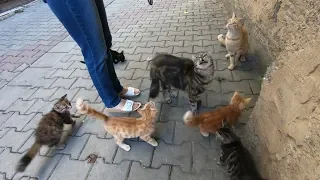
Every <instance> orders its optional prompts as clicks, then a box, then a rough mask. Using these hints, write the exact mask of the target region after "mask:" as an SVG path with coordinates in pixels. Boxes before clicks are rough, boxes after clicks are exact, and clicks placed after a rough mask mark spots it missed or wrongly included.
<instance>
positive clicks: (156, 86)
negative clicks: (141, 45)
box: [149, 68, 160, 98]
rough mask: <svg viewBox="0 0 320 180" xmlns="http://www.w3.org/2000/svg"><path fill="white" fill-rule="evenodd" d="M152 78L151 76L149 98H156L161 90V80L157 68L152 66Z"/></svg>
mask: <svg viewBox="0 0 320 180" xmlns="http://www.w3.org/2000/svg"><path fill="white" fill-rule="evenodd" d="M150 78H151V85H150V93H149V98H156V97H157V96H158V94H159V91H160V80H159V78H158V77H157V73H156V69H155V68H151V70H150Z"/></svg>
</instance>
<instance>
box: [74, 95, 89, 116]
mask: <svg viewBox="0 0 320 180" xmlns="http://www.w3.org/2000/svg"><path fill="white" fill-rule="evenodd" d="M76 108H77V109H78V110H79V112H80V113H87V108H86V104H85V103H84V101H83V99H82V98H78V99H77V102H76Z"/></svg>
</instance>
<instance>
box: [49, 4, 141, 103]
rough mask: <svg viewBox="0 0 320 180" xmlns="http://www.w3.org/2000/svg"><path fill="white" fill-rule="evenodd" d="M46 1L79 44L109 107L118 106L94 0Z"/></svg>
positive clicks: (96, 84)
mask: <svg viewBox="0 0 320 180" xmlns="http://www.w3.org/2000/svg"><path fill="white" fill-rule="evenodd" d="M47 3H48V5H49V7H50V8H51V10H52V11H53V13H54V14H55V15H56V16H57V18H58V19H59V20H60V22H61V23H62V24H63V25H64V27H65V28H66V29H67V31H68V32H69V34H70V35H71V36H72V38H73V39H74V40H75V41H76V42H77V44H78V45H79V46H80V48H81V51H82V54H83V56H84V59H85V62H86V65H87V67H88V71H89V74H90V76H91V79H92V81H93V83H94V85H95V87H96V89H97V91H98V93H99V95H100V97H101V99H102V101H103V102H104V104H105V105H106V106H107V107H108V108H112V107H115V106H117V105H119V103H120V101H121V99H120V97H119V95H118V93H117V92H116V91H115V89H114V87H113V83H112V81H111V79H110V77H109V70H108V67H107V66H108V64H106V60H108V59H109V58H110V57H109V56H108V53H107V47H106V44H105V40H104V33H103V31H102V26H101V20H100V17H99V13H98V10H97V6H96V4H95V0H77V1H74V0H47ZM135 105H136V104H135ZM122 106H123V105H122Z"/></svg>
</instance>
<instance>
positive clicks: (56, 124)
mask: <svg viewBox="0 0 320 180" xmlns="http://www.w3.org/2000/svg"><path fill="white" fill-rule="evenodd" d="M71 107H72V106H71V103H70V101H69V100H68V99H67V94H65V95H64V96H62V97H61V98H60V99H59V100H58V101H57V102H56V103H55V104H54V105H53V108H52V110H51V111H50V112H49V113H47V114H45V115H44V116H43V117H42V118H41V120H40V122H39V124H38V127H37V129H36V131H35V142H34V143H33V145H32V146H31V148H30V149H29V150H28V152H27V153H26V154H25V155H24V156H23V157H22V158H21V159H20V161H19V163H18V165H17V167H16V170H17V171H18V172H23V171H25V169H26V168H27V166H28V165H29V164H30V162H31V161H32V159H33V158H34V157H35V156H36V155H37V153H38V151H39V150H40V148H41V146H44V145H45V146H49V147H53V146H60V145H61V146H63V145H64V144H61V143H62V141H61V140H62V135H63V125H64V124H72V125H74V124H75V121H74V120H72V119H71V117H78V116H76V115H71V114H70V111H69V110H70V109H71Z"/></svg>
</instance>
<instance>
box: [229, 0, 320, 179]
mask: <svg viewBox="0 0 320 180" xmlns="http://www.w3.org/2000/svg"><path fill="white" fill-rule="evenodd" d="M224 3H225V5H226V6H227V7H228V9H229V12H230V16H231V12H232V11H235V12H236V13H237V14H239V15H240V16H245V20H246V22H245V25H246V26H247V27H248V30H249V32H250V43H251V44H250V47H251V50H250V51H251V53H254V54H256V55H258V56H259V57H260V60H261V62H262V64H264V65H267V64H270V62H272V64H270V66H269V68H268V70H267V73H266V77H265V80H264V82H263V83H262V90H261V94H260V98H259V100H258V101H257V103H256V106H255V108H254V110H253V112H252V114H251V119H250V121H249V122H248V124H247V125H246V127H245V137H244V141H245V144H246V145H247V146H248V147H249V149H251V151H252V153H253V154H254V155H255V157H256V160H257V162H258V165H259V168H260V169H261V172H262V174H263V175H264V177H266V178H269V179H271V180H280V179H281V180H301V179H303V180H319V179H320V31H319V30H320V1H319V0H283V1H279V0H278V1H276V0H224Z"/></svg>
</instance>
